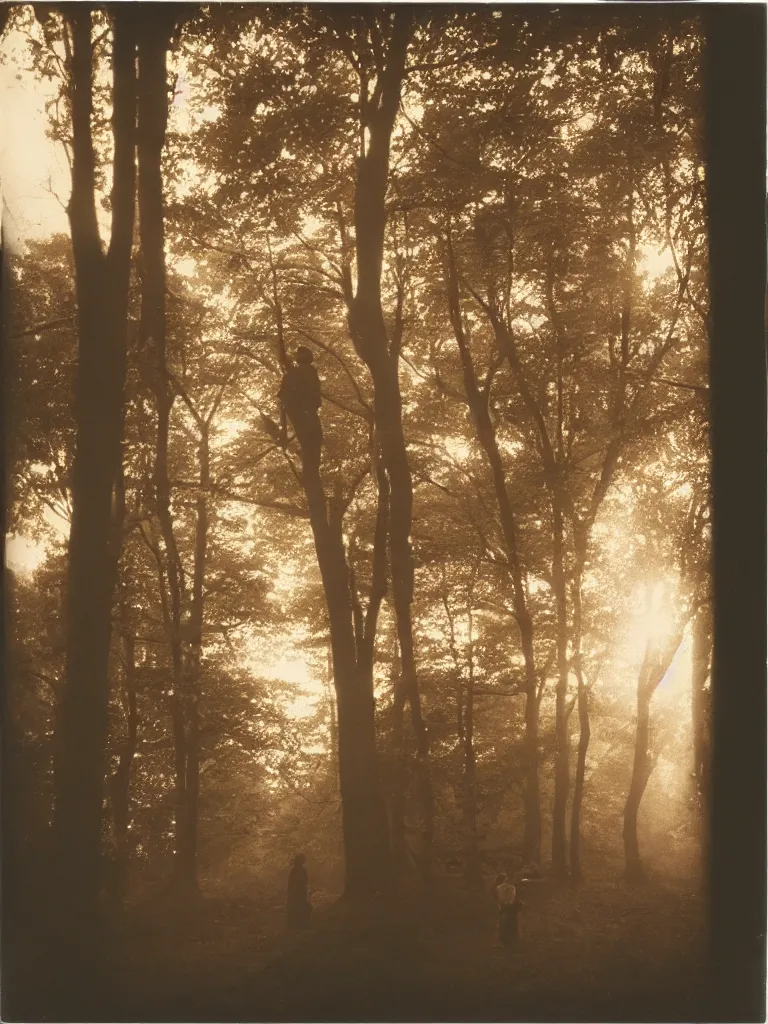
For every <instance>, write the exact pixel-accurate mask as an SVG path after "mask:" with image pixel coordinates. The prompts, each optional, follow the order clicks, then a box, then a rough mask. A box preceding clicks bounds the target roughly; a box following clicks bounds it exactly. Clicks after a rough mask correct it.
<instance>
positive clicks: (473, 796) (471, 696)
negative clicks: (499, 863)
mask: <svg viewBox="0 0 768 1024" xmlns="http://www.w3.org/2000/svg"><path fill="white" fill-rule="evenodd" d="M467 660H468V662H469V666H468V667H469V672H468V675H467V692H466V701H465V704H464V730H463V732H464V736H463V739H464V877H465V879H466V882H467V885H468V886H470V887H472V888H477V887H478V886H481V885H482V875H481V872H480V850H479V848H478V841H477V760H476V757H475V655H474V639H473V623H472V608H471V606H470V608H469V649H468V653H467Z"/></svg>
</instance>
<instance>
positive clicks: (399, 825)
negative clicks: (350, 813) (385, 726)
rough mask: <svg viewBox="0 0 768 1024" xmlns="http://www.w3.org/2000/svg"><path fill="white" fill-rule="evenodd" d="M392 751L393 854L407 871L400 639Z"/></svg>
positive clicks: (394, 671) (395, 658)
mask: <svg viewBox="0 0 768 1024" xmlns="http://www.w3.org/2000/svg"><path fill="white" fill-rule="evenodd" d="M391 679H392V752H393V755H394V772H393V775H392V803H391V815H390V817H391V822H392V824H391V830H392V854H393V857H394V862H395V869H396V870H397V871H398V872H402V871H405V870H406V869H407V867H408V863H409V860H408V849H407V841H406V836H405V793H406V788H407V785H408V767H407V761H406V751H405V704H406V695H405V688H404V687H403V681H402V672H401V667H400V650H399V647H398V644H397V639H395V642H394V649H393V651H392V673H391Z"/></svg>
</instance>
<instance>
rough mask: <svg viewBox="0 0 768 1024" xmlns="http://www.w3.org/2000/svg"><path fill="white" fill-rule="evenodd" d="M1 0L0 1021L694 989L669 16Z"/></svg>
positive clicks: (688, 1006) (685, 206) (704, 477)
mask: <svg viewBox="0 0 768 1024" xmlns="http://www.w3.org/2000/svg"><path fill="white" fill-rule="evenodd" d="M1 13H2V18H3V20H4V22H5V24H4V31H5V37H4V39H5V42H4V44H3V45H4V50H3V53H4V59H5V61H6V63H9V62H10V64H11V65H12V66H14V67H15V68H16V70H17V73H18V74H19V76H22V77H23V76H26V77H25V78H24V80H25V81H27V80H28V81H30V82H34V83H35V85H34V88H36V89H39V90H40V91H41V93H42V94H43V95H44V96H45V104H46V106H45V109H46V115H47V136H48V141H47V142H46V143H45V145H47V146H48V147H50V150H51V152H53V150H54V148H56V147H57V148H56V151H57V152H58V153H59V154H64V159H65V164H66V166H67V168H68V172H67V173H68V176H69V184H68V188H71V195H70V194H69V192H67V194H65V195H64V196H61V197H60V199H61V202H62V205H63V208H64V209H65V210H66V217H67V221H66V224H65V225H63V230H62V231H58V230H57V231H51V232H41V231H37V232H32V233H29V232H27V233H26V236H25V231H24V226H23V224H21V223H20V222H19V221H18V219H13V218H12V215H13V209H10V211H9V213H10V215H9V216H8V217H7V218H6V220H5V221H4V232H5V241H6V250H7V251H10V256H9V258H8V260H7V266H6V269H5V273H6V280H5V284H6V291H7V293H8V294H9V295H10V298H11V301H10V304H9V306H8V309H7V313H6V316H5V326H6V334H7V338H8V343H7V346H6V354H5V361H6V375H7V381H8V385H7V423H8V431H7V436H8V441H7V453H6V460H7V477H8V483H7V492H8V493H7V499H8V500H7V505H8V512H7V518H6V528H7V533H8V542H7V552H6V561H7V569H6V581H5V582H6V596H5V607H6V633H7V650H6V668H7V684H6V708H7V714H6V721H5V729H6V737H5V744H6V757H7V759H8V763H9V764H10V765H11V766H12V771H13V776H14V780H15V781H14V785H13V787H12V789H11V790H10V793H11V799H10V801H8V800H6V807H5V814H6V828H7V829H8V830H9V833H10V835H11V836H12V840H11V844H10V846H9V852H8V853H7V855H6V858H10V861H9V863H10V865H11V868H10V869H9V870H12V871H15V875H14V878H15V879H16V880H17V885H15V886H14V891H13V896H12V897H11V895H10V894H9V895H7V896H6V900H7V901H8V905H7V913H8V915H9V916H11V917H13V915H16V916H15V917H14V924H15V932H14V935H15V936H16V938H15V941H14V945H13V948H12V949H11V950H10V951H6V953H5V954H4V955H5V957H6V963H10V964H11V965H12V967H13V969H14V970H15V971H16V977H17V979H18V980H17V982H16V990H15V993H14V1003H13V1004H12V1005H13V1007H15V1006H18V1008H19V1009H18V1010H16V1009H15V1008H14V1009H13V1011H12V1012H13V1014H14V1015H16V1014H21V1015H22V1016H24V1015H26V1016H24V1019H38V1020H45V1019H78V1020H88V1019H114V1020H118V1019H126V1020H128V1019H144V1020H173V1019H184V1020H192V1019H198V1020H205V1019H211V1020H213V1019H262V1020H265V1019H293V1020H301V1019H303V1020H308V1019H336V1020H342V1019H408V1018H412V1019H415V1018H416V1017H418V1016H419V1015H421V1014H423V1015H424V1017H423V1018H422V1019H428V1018H429V1016H430V1015H432V1016H433V1017H434V1016H436V1017H438V1018H440V1019H461V1017H462V1015H464V1017H465V1019H476V1020H479V1019H512V1018H516V1019H523V1018H526V1019H545V1017H546V1014H547V1013H556V1012H557V1011H556V1010H555V1009H553V1007H555V1006H559V1005H562V1004H563V1003H565V1002H569V1003H570V1006H569V1011H568V1013H569V1014H570V1019H574V1020H575V1019H586V1018H585V1017H583V1016H580V1014H592V1015H593V1018H592V1019H610V1016H611V1014H613V1015H615V1014H616V1009H615V1002H614V1003H612V1002H611V1001H610V1000H611V999H614V1000H615V999H616V998H618V997H621V998H623V999H625V1000H628V1002H627V1012H628V1015H629V1017H636V1019H644V1017H647V1015H649V1014H650V1015H653V1013H654V1012H658V1014H659V1016H660V1017H663V1018H665V1019H692V1017H693V1016H694V1014H695V1012H696V1009H695V1008H696V1007H697V1006H698V1005H699V1003H698V1002H697V1000H698V999H699V998H700V991H701V985H702V980H703V976H704V975H703V969H704V963H705V958H704V954H705V945H706V938H707V919H706V914H705V903H704V895H703V894H704V889H705V882H706V877H707V864H708V852H709V851H708V847H709V843H708V839H709V834H710V832H709V820H710V819H709V801H710V784H709V780H710V748H711V733H712V729H711V726H712V714H711V683H710V677H711V661H712V645H713V614H712V580H711V570H710V564H711V515H710V513H711V507H710V506H711V503H710V433H709V431H710V405H709V345H710V341H711V338H712V330H713V328H712V315H711V311H710V298H709V288H708V273H709V268H708V245H707V221H706V211H705V192H706V188H705V184H706V176H705V158H704V144H703V132H704V100H703V89H702V76H703V51H704V31H703V28H702V25H701V23H700V19H699V17H698V15H697V12H696V10H695V8H693V7H692V8H691V9H690V10H688V9H681V8H679V7H664V6H659V7H654V8H643V10H642V13H640V12H638V11H637V10H631V9H630V8H629V7H616V8H614V7H609V8H606V9H597V8H590V9H586V8H568V7H564V8H561V9H559V10H556V9H550V8H541V7H525V6H508V7H503V8H498V9H494V8H486V7H482V8H481V7H475V8H461V9H460V8H453V7H434V8H433V7H423V8H410V7H402V6H401V7H397V8H391V9H389V8H385V7H379V6H376V5H370V6H368V7H363V6H360V7H356V6H337V7H331V6H327V7H326V6H322V5H320V6H308V7H302V6H298V5H293V4H288V5H279V6H277V5H276V6H269V5H268V6H261V5H243V6H235V5H229V4H224V5H215V6H211V7H198V6H197V5H188V4H169V5H165V4H152V5H148V4H121V5H113V6H111V7H98V6H96V7H91V6H90V5H84V4H60V5H59V4H42V5H33V6H18V7H5V8H3V9H2V12H1ZM9 232H10V234H11V236H12V237H11V238H10V240H9ZM302 349H303V350H307V351H302ZM297 352H298V360H299V363H300V364H301V365H303V366H304V367H305V368H306V366H307V365H308V363H307V360H309V359H310V358H311V360H312V365H313V366H314V368H315V369H316V371H317V377H318V379H319V385H320V396H321V404H320V409H319V413H318V411H317V410H316V408H315V406H314V404H313V402H312V400H311V398H308V397H307V392H306V390H305V391H301V389H300V388H299V390H298V391H296V390H295V388H296V385H294V384H292V383H291V382H292V381H295V380H297V379H298V378H297V377H296V376H295V375H296V373H297V369H296V365H295V361H296V358H297ZM307 352H308V353H309V355H307ZM302 361H303V362H302ZM298 372H301V371H300V370H299V371H298ZM309 372H310V374H311V372H312V371H309ZM304 379H305V380H306V379H308V378H306V375H305V378H304ZM292 387H293V388H294V391H291V388H292ZM291 396H292V397H291ZM299 851H301V852H303V853H305V854H306V856H307V868H308V872H309V884H310V891H311V895H312V902H313V905H314V913H313V918H312V921H311V924H310V927H309V928H308V929H306V930H305V931H302V932H299V933H292V932H290V931H288V930H287V929H286V923H285V886H286V880H287V874H288V869H289V867H290V864H291V861H292V858H293V856H294V855H295V854H296V853H297V852H299ZM498 872H506V873H507V874H508V875H509V876H510V879H511V880H513V881H514V882H515V884H516V885H517V886H518V890H519V892H520V895H521V897H522V899H523V900H524V902H525V908H524V910H523V912H522V916H521V936H520V941H519V943H518V945H517V947H516V948H515V950H514V951H512V952H510V951H509V950H506V949H503V948H502V947H501V946H499V945H498V942H497V938H496V934H495V904H494V893H493V881H494V879H495V877H496V875H497V873H498ZM51 944H53V945H51ZM52 948H54V949H56V951H57V952H56V955H55V956H53V957H52V956H51V955H50V950H51V949H52ZM8 958H10V960H9V959H8ZM558 1000H559V1001H560V1002H558ZM633 1000H634V1002H633ZM587 1008H588V1009H587ZM601 1008H602V1010H601ZM601 1012H602V1013H604V1014H606V1015H607V1016H605V1017H601V1016H600V1013H601ZM61 1014H64V1016H61ZM107 1015H108V1016H107ZM15 1019H21V1017H20V1016H15Z"/></svg>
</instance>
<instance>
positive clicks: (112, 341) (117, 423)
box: [54, 6, 136, 998]
mask: <svg viewBox="0 0 768 1024" xmlns="http://www.w3.org/2000/svg"><path fill="white" fill-rule="evenodd" d="M64 16H65V31H68V32H70V33H71V61H70V66H69V73H70V81H71V87H72V150H73V163H72V195H71V198H70V202H69V206H68V210H67V212H68V215H69V222H70V228H71V234H72V251H73V256H74V266H75V291H76V297H77V324H78V363H77V373H76V384H75V406H74V418H75V429H76V442H75V461H74V467H73V473H72V525H71V532H70V538H69V565H68V576H67V582H68V594H67V619H66V621H67V652H66V674H65V682H64V687H63V691H62V696H61V701H60V704H59V708H58V717H57V722H56V737H55V759H54V764H55V807H54V828H55V835H56V842H57V851H58V852H57V871H58V875H59V890H58V893H57V895H58V897H59V898H60V901H61V903H62V907H61V908H60V909H61V910H62V914H63V917H62V921H63V922H66V927H67V932H68V936H69V938H68V945H67V949H68V954H69V955H68V957H67V960H68V961H69V962H71V963H75V962H76V964H77V970H78V972H80V971H82V972H84V975H85V977H86V978H87V977H89V974H90V972H92V971H98V970H99V968H98V967H96V966H95V965H96V964H97V962H98V961H99V959H100V956H101V953H102V949H101V940H100V938H99V927H100V912H99V885H98V880H99V877H100V870H99V868H100V854H101V824H102V799H103V792H104V774H105V749H106V736H107V722H108V700H109V671H108V665H109V652H110V639H111V614H112V600H113V594H114V588H115V582H116V576H117V552H116V548H117V545H115V543H114V516H113V497H114V493H115V485H116V480H117V476H118V473H119V469H120V462H121V451H120V448H121V440H122V423H123V408H124V384H125V362H126V344H127V306H128V286H129V279H130V266H131V242H132V236H133V217H134V193H135V173H134V147H135V137H134V133H135V121H136V77H135V37H134V30H133V21H132V15H131V14H130V12H128V11H127V9H116V10H115V12H114V15H113V33H114V34H113V57H112V71H113V116H112V126H113V134H114V156H113V188H112V231H111V239H110V244H109V249H108V251H107V252H106V253H104V252H103V250H102V243H101V238H100V236H99V229H98V221H97V216H96V197H95V187H96V183H95V171H96V159H95V152H94V145H93V138H92V130H91V118H92V114H93V41H92V34H91V32H92V23H91V12H90V9H89V8H88V7H83V8H82V9H81V8H80V7H79V6H76V7H73V8H67V9H66V11H65V12H64ZM78 984H80V982H75V983H74V987H75V988H76V987H77V985H78ZM82 984H83V985H84V986H90V985H91V981H90V980H88V981H83V982H82ZM82 997H83V998H87V993H83V994H82Z"/></svg>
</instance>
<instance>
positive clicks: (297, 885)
mask: <svg viewBox="0 0 768 1024" xmlns="http://www.w3.org/2000/svg"><path fill="white" fill-rule="evenodd" d="M306 861H307V858H306V857H305V856H304V854H303V853H297V854H296V856H295V857H294V858H293V865H292V867H291V870H290V872H289V874H288V927H289V928H306V927H307V925H308V924H309V918H310V916H311V914H312V904H311V903H310V902H309V891H308V889H307V883H308V881H309V880H308V878H307V869H306V868H305V867H304V865H305V864H306Z"/></svg>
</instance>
